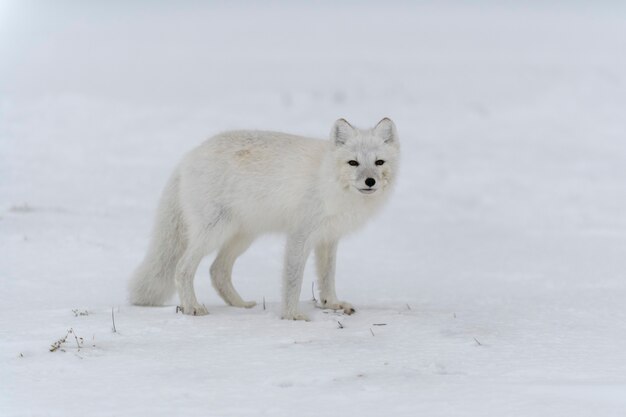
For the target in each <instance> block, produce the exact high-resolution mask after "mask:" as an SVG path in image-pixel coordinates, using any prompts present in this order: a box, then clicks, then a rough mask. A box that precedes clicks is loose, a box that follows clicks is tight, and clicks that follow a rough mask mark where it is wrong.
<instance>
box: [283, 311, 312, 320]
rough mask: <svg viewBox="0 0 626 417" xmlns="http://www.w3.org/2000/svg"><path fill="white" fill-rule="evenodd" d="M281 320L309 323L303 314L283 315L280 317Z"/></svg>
mask: <svg viewBox="0 0 626 417" xmlns="http://www.w3.org/2000/svg"><path fill="white" fill-rule="evenodd" d="M282 319H283V320H303V321H311V320H309V317H308V316H307V315H306V314H303V313H284V314H283V316H282Z"/></svg>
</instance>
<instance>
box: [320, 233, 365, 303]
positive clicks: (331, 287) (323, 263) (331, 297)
mask: <svg viewBox="0 0 626 417" xmlns="http://www.w3.org/2000/svg"><path fill="white" fill-rule="evenodd" d="M315 258H316V263H317V275H318V283H319V287H320V304H321V307H322V308H329V309H332V310H343V312H344V313H345V314H352V313H354V312H355V311H356V310H355V309H354V307H353V306H352V304H350V303H347V302H345V301H339V300H338V299H337V294H336V293H335V265H336V264H337V241H333V242H323V243H320V244H318V245H317V246H316V247H315Z"/></svg>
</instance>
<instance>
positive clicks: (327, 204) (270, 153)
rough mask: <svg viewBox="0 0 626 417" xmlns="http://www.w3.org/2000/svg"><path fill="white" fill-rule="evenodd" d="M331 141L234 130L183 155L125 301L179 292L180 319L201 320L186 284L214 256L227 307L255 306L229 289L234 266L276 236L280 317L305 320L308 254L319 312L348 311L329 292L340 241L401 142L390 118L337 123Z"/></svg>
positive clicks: (390, 169)
mask: <svg viewBox="0 0 626 417" xmlns="http://www.w3.org/2000/svg"><path fill="white" fill-rule="evenodd" d="M330 136H331V137H330V141H327V140H317V139H309V138H304V137H299V136H294V135H289V134H284V133H276V132H261V131H235V132H227V133H222V134H220V135H217V136H215V137H213V138H211V139H209V140H207V141H206V142H204V143H203V144H202V145H200V146H199V147H197V148H196V149H194V150H192V151H191V152H189V153H188V154H187V155H186V156H185V157H184V158H183V160H182V162H181V163H180V164H179V166H178V167H177V168H176V170H175V171H174V173H173V175H172V177H171V178H170V180H169V182H168V184H167V186H166V187H165V190H164V192H163V195H162V197H161V201H160V203H159V207H158V212H157V218H156V223H155V226H154V232H153V236H152V242H151V244H150V248H149V250H148V253H147V255H146V257H145V259H144V261H143V263H142V264H141V265H140V266H139V267H138V268H137V271H136V272H135V274H134V276H133V277H132V279H131V282H130V299H131V302H132V303H133V304H137V305H161V304H163V303H164V302H166V301H167V300H168V299H169V298H170V297H171V295H172V294H173V293H174V290H175V289H176V290H177V291H178V296H179V297H180V305H181V308H182V311H183V312H184V313H185V314H192V315H204V314H207V310H206V308H205V307H204V306H203V305H202V304H200V303H199V302H198V300H197V299H196V295H195V292H194V287H193V280H194V275H195V273H196V269H197V268H198V264H199V263H200V261H201V260H202V258H203V257H204V256H205V255H207V254H208V253H209V252H212V251H214V250H219V252H218V254H217V257H216V259H215V261H214V262H213V265H212V266H211V280H212V283H213V286H214V287H215V289H216V290H217V292H218V293H219V294H220V296H221V297H222V298H223V299H224V301H225V302H226V303H228V304H230V305H232V306H236V307H253V306H254V305H255V303H254V302H252V301H244V300H242V298H241V297H240V296H239V294H238V293H237V291H236V290H235V289H234V288H233V285H232V282H231V272H232V268H233V264H234V262H235V260H236V259H237V257H238V256H239V255H241V254H242V253H243V252H244V251H245V250H246V249H247V248H248V247H249V246H250V244H251V243H252V241H253V240H254V239H255V238H256V237H257V236H259V235H261V234H263V233H267V232H283V233H286V234H287V245H286V256H285V266H284V272H283V295H282V301H283V307H282V308H283V312H282V317H283V318H285V319H294V320H302V319H304V320H306V319H307V318H306V316H305V315H303V314H301V313H300V312H299V311H298V299H299V296H300V290H301V287H302V275H303V271H304V265H305V263H306V260H307V258H308V256H309V253H310V252H311V251H312V250H314V251H315V254H316V258H317V262H316V264H317V272H318V279H319V286H318V287H319V290H320V300H321V303H322V307H324V308H330V309H335V310H343V311H344V312H345V313H347V314H351V313H353V312H354V308H353V307H352V305H351V304H349V303H347V302H344V301H339V300H338V299H337V296H336V294H335V262H336V252H337V242H338V240H339V238H340V237H341V236H343V235H344V234H346V233H348V232H351V231H353V230H355V229H356V228H358V227H359V226H361V225H362V224H364V223H365V221H366V220H367V219H368V218H369V217H370V216H372V214H373V213H374V212H375V211H376V210H377V209H378V208H379V207H380V206H381V204H382V203H383V202H384V201H385V200H386V199H387V196H388V194H389V191H390V189H391V185H392V184H393V181H394V177H395V175H396V169H397V164H398V154H399V145H398V137H397V133H396V128H395V125H394V123H393V122H392V121H391V120H390V119H387V118H385V119H383V120H381V121H380V122H379V123H378V124H377V125H376V127H374V128H372V129H367V130H363V129H357V128H354V127H352V126H351V125H350V124H349V123H348V122H347V121H345V120H344V119H339V120H337V121H336V122H335V124H334V126H333V128H332V130H331V135H330Z"/></svg>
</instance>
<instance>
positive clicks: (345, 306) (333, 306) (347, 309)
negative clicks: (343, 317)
mask: <svg viewBox="0 0 626 417" xmlns="http://www.w3.org/2000/svg"><path fill="white" fill-rule="evenodd" d="M320 307H321V308H324V309H330V310H342V311H343V314H347V315H350V314H353V313H355V312H356V310H355V309H354V306H353V305H352V304H350V303H348V302H345V301H338V300H335V301H333V300H322V304H321V306H320Z"/></svg>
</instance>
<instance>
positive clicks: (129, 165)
mask: <svg viewBox="0 0 626 417" xmlns="http://www.w3.org/2000/svg"><path fill="white" fill-rule="evenodd" d="M625 21H626V9H625V8H624V6H623V5H622V4H620V3H618V2H613V3H594V5H593V6H590V5H589V4H585V3H582V2H575V3H568V2H561V3H557V4H556V5H552V6H546V5H543V4H542V3H541V2H536V3H529V4H527V5H525V6H522V5H519V4H518V5H515V4H514V3H506V6H505V5H502V4H500V3H491V2H481V3H476V2H474V3H473V5H472V6H467V5H465V6H463V5H459V4H455V3H445V4H443V3H419V4H416V5H415V4H412V3H399V4H393V5H374V4H370V5H357V3H356V2H354V3H349V4H346V3H342V5H335V4H333V3H330V2H327V3H317V4H316V5H315V6H313V5H306V4H297V5H294V4H293V3H289V4H283V3H271V4H269V5H268V6H266V7H264V8H259V7H258V6H252V5H245V4H239V5H237V6H233V5H230V6H226V5H222V4H220V5H201V4H200V3H191V2H190V3H184V4H177V5H175V6H174V5H173V4H172V5H167V4H164V2H159V3H155V2H151V3H148V2H133V3H130V2H128V3H121V2H116V3H104V2H103V4H101V5H99V6H98V5H91V6H89V7H88V6H86V5H85V3H78V2H75V3H63V2H54V3H53V2H48V3H45V2H39V3H33V2H21V1H13V2H11V1H5V2H2V3H1V4H0V284H1V289H0V415H2V416H79V415H80V416H168V417H171V416H182V415H185V416H242V417H243V416H257V415H266V416H313V415H349V416H418V415H422V416H456V415H459V416H485V415H489V416H502V415H506V416H624V415H626V280H625V278H626V277H625V274H626V272H625V271H626V256H625V254H626V194H625V192H626V187H625V186H626V137H625V133H626V117H625V115H626V54H625V53H624V51H625V50H626V41H625V40H626V25H625V24H624V22H625ZM383 116H391V117H392V118H394V120H395V121H396V124H397V126H398V129H399V132H400V134H401V140H402V146H403V161H402V162H403V164H402V167H401V168H402V169H401V178H400V181H399V184H398V187H397V189H396V192H395V195H394V197H393V200H392V201H391V203H390V204H389V205H388V207H387V208H386V210H385V211H384V213H383V214H382V215H380V216H379V217H378V218H376V219H375V220H374V221H372V223H371V224H370V225H369V226H368V227H367V228H366V229H365V230H363V231H361V232H359V233H357V234H355V235H354V236H351V237H350V238H348V239H346V240H345V241H344V242H343V243H342V245H341V247H340V258H339V266H338V291H339V293H340V296H341V297H343V298H345V299H347V300H349V301H351V302H353V303H354V304H355V305H356V306H358V307H359V311H358V313H357V314H356V315H354V316H350V317H347V316H341V315H338V314H334V313H332V312H328V311H322V310H318V309H315V308H314V307H313V305H312V304H311V302H310V301H309V300H310V299H311V283H312V281H313V279H314V274H313V272H312V271H311V270H308V271H307V275H306V278H305V284H304V290H303V294H302V304H303V306H304V307H303V308H304V309H305V310H306V311H307V312H308V313H309V314H310V315H311V316H312V318H313V320H312V321H311V322H309V323H304V322H288V321H282V320H279V318H278V317H279V316H278V311H279V304H278V300H279V293H280V288H279V276H280V270H281V255H282V245H283V242H282V239H281V238H280V237H278V236H273V237H267V238H264V239H262V240H260V241H258V242H257V243H256V244H255V245H254V246H253V247H252V248H251V249H250V250H249V252H247V253H246V254H245V255H244V256H243V257H242V258H241V259H240V261H239V262H238V264H237V265H236V268H235V281H236V284H237V287H238V288H239V289H240V291H241V293H242V294H243V295H244V297H246V298H248V299H254V300H256V301H258V302H259V306H257V307H256V308H254V309H251V310H238V309H234V308H230V307H226V306H224V305H223V303H222V302H221V300H220V299H219V298H218V297H217V296H216V294H215V293H214V291H213V290H212V288H211V286H210V283H209V277H208V266H209V264H210V259H207V260H206V261H205V262H204V263H203V264H202V266H201V268H200V270H199V273H198V276H197V278H196V288H197V291H198V294H199V298H200V299H201V301H202V302H204V303H205V304H206V305H207V307H209V310H210V313H211V314H210V315H209V316H205V317H187V316H183V315H180V314H175V307H174V306H175V303H176V301H175V300H172V301H171V303H170V304H169V305H168V306H166V307H162V308H138V307H131V306H129V305H128V304H127V301H126V293H125V286H126V281H127V278H128V276H129V274H130V273H131V271H132V270H133V268H134V267H135V266H136V265H137V263H138V262H139V261H140V259H141V257H142V256H143V254H144V251H145V250H146V246H147V242H148V236H149V230H150V225H151V222H152V217H153V215H154V211H155V207H156V201H157V199H158V196H159V193H160V190H161V187H162V186H163V185H164V182H165V179H166V178H167V176H168V175H169V173H170V171H171V169H172V168H173V166H174V165H175V164H176V162H177V161H178V159H179V157H180V156H181V155H182V154H183V153H184V152H185V151H187V150H188V149H190V148H191V147H193V146H195V145H196V144H197V143H199V142H200V141H202V140H203V139H204V138H205V137H207V136H208V135H211V134H214V133H216V132H219V131H222V130H225V129H230V128H260V129H274V130H282V131H289V132H293V133H298V134H305V135H312V136H318V137H324V136H326V135H327V132H328V130H329V129H330V126H331V124H332V122H333V121H334V120H335V119H336V118H337V117H346V118H348V119H349V120H351V121H353V122H354V123H355V124H357V125H361V126H367V125H371V124H373V123H375V122H377V121H378V120H379V119H380V118H381V117H383ZM310 269H312V268H310ZM263 298H265V300H266V309H265V310H264V309H263V308H262V306H261V305H260V304H261V301H262V300H263ZM112 308H113V312H114V315H115V325H116V329H117V332H116V333H113V332H112V320H111V309H112ZM73 309H77V310H78V311H87V313H88V315H84V316H81V315H78V316H75V315H74V313H73V312H72V310H73ZM338 322H341V324H342V325H343V328H339V325H338ZM377 324H385V325H384V326H383V325H377ZM70 328H72V329H73V330H74V331H75V333H76V334H77V335H78V336H81V337H83V338H84V343H83V347H82V348H81V349H80V350H78V349H77V348H76V344H75V341H74V342H72V340H69V339H68V342H67V343H66V344H65V347H64V350H65V352H62V351H56V352H50V351H49V350H48V349H49V346H50V345H51V344H52V343H53V342H55V341H57V340H58V339H59V338H61V337H63V336H64V335H65V334H66V333H67V331H68V329H70Z"/></svg>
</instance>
